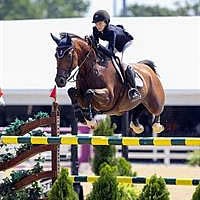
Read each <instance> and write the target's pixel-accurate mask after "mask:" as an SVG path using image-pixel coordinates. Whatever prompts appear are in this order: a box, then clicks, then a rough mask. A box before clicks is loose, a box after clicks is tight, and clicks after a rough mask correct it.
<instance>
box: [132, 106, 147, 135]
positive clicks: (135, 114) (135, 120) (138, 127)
mask: <svg viewBox="0 0 200 200" xmlns="http://www.w3.org/2000/svg"><path fill="white" fill-rule="evenodd" d="M145 109H146V108H145V107H144V106H143V105H142V104H139V105H138V106H137V107H136V108H134V109H132V110H131V111H130V114H131V118H132V119H131V123H130V127H131V129H132V130H133V131H134V133H136V134H140V133H142V132H143V131H144V126H143V125H142V124H140V122H139V117H140V115H141V114H142V112H143V111H144V110H145Z"/></svg>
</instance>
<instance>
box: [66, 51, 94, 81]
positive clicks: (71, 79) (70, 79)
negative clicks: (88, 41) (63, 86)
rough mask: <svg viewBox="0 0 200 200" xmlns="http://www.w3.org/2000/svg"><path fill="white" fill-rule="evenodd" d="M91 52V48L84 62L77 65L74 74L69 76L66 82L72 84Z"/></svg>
mask: <svg viewBox="0 0 200 200" xmlns="http://www.w3.org/2000/svg"><path fill="white" fill-rule="evenodd" d="M91 52H92V48H90V50H89V52H88V53H87V55H86V56H85V58H84V60H83V61H82V63H81V64H80V65H79V67H78V69H77V70H76V71H75V72H74V74H73V75H71V76H70V77H69V78H68V79H67V81H68V82H70V83H73V82H75V81H76V79H75V76H76V75H77V74H78V72H79V70H80V68H81V67H82V65H83V64H84V63H85V62H86V60H87V59H88V58H89V55H90V53H91Z"/></svg>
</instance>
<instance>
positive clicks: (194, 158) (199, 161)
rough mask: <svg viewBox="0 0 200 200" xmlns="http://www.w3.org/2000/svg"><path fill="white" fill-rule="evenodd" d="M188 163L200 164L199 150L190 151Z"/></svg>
mask: <svg viewBox="0 0 200 200" xmlns="http://www.w3.org/2000/svg"><path fill="white" fill-rule="evenodd" d="M188 163H189V164H190V165H192V166H200V150H196V151H194V152H193V153H191V155H190V158H189V161H188Z"/></svg>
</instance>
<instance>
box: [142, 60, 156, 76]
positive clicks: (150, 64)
mask: <svg viewBox="0 0 200 200" xmlns="http://www.w3.org/2000/svg"><path fill="white" fill-rule="evenodd" d="M139 63H143V64H145V65H148V66H149V67H150V68H151V69H152V70H153V71H154V72H155V73H156V74H157V71H156V66H155V64H154V62H153V61H151V60H142V61H140V62H139ZM157 75H158V74H157Z"/></svg>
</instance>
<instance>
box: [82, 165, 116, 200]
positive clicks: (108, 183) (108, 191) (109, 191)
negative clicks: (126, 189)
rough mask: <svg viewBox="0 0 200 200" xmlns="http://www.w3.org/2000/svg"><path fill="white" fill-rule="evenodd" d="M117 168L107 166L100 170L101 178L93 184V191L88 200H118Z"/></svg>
mask: <svg viewBox="0 0 200 200" xmlns="http://www.w3.org/2000/svg"><path fill="white" fill-rule="evenodd" d="M116 172H117V169H116V167H111V166H109V165H105V166H104V167H103V168H101V170H100V177H99V179H98V180H97V181H95V182H94V183H93V190H92V192H91V193H90V194H89V195H88V196H87V198H86V199H87V200H118V199H119V198H118V182H117V177H116Z"/></svg>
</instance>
